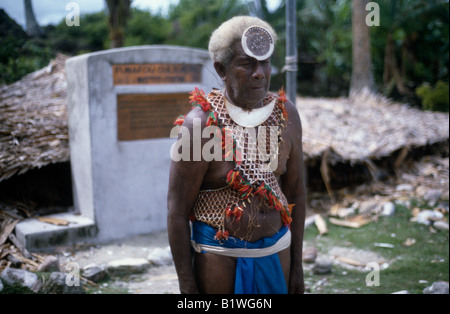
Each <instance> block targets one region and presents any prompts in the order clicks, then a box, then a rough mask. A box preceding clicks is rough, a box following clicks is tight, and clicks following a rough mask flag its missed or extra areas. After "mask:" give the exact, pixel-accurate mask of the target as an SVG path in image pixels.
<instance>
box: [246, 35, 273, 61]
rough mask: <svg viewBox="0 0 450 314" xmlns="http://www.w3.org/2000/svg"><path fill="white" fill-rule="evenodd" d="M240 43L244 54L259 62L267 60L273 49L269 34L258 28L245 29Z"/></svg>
mask: <svg viewBox="0 0 450 314" xmlns="http://www.w3.org/2000/svg"><path fill="white" fill-rule="evenodd" d="M241 43H242V48H243V49H244V52H245V53H246V54H247V55H248V56H250V57H253V58H255V59H256V60H259V61H262V60H266V59H268V58H269V57H270V56H271V55H272V53H273V50H274V48H275V44H274V40H273V38H272V36H271V35H270V33H269V32H268V31H267V30H266V29H265V28H263V27H260V26H250V27H249V28H247V29H246V30H245V32H244V34H243V35H242V39H241Z"/></svg>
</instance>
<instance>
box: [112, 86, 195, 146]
mask: <svg viewBox="0 0 450 314" xmlns="http://www.w3.org/2000/svg"><path fill="white" fill-rule="evenodd" d="M190 109H191V105H190V104H189V94H188V93H176V94H120V95H117V124H118V125H117V131H118V139H119V141H133V140H143V139H154V138H165V137H169V135H170V130H171V129H172V127H173V123H174V121H175V119H176V118H177V117H178V116H179V115H180V114H186V113H187V112H188V111H189V110H190Z"/></svg>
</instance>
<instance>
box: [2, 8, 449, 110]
mask: <svg viewBox="0 0 450 314" xmlns="http://www.w3.org/2000/svg"><path fill="white" fill-rule="evenodd" d="M376 2H377V3H378V4H379V5H380V10H381V14H380V22H381V25H380V26H379V27H371V28H370V30H371V41H372V62H373V70H374V77H375V83H376V85H377V90H378V91H380V92H383V93H384V94H385V95H387V96H389V97H393V98H397V99H400V100H405V101H407V102H409V103H412V104H416V105H421V101H422V100H421V98H419V97H418V95H417V94H416V89H417V88H418V87H420V86H422V85H424V84H425V83H426V84H428V85H430V86H435V85H436V84H437V82H438V81H441V82H443V83H440V85H442V84H447V85H448V76H449V74H448V61H449V55H448V46H449V2H448V0H395V1H394V0H378V1H376ZM248 3H249V1H246V0H179V2H178V4H176V5H172V6H171V7H170V9H169V11H168V13H167V15H162V14H161V13H151V12H149V11H144V10H140V9H137V8H133V9H131V12H130V17H129V19H128V22H127V25H126V27H124V28H123V36H124V41H123V45H124V46H134V45H153V44H169V45H181V46H190V47H197V48H203V49H206V48H207V46H208V41H209V36H210V35H211V33H212V31H213V30H214V29H215V28H216V27H217V26H219V25H220V24H221V23H222V22H224V21H225V20H227V19H229V18H231V17H233V16H236V15H242V14H249V13H250V10H249V5H248ZM258 6H259V9H258V10H256V11H255V10H253V11H254V12H253V11H252V13H254V14H258V15H259V16H260V17H261V18H263V19H265V20H267V21H268V22H269V23H270V24H271V25H272V26H273V27H274V29H275V30H276V31H277V33H278V35H279V38H280V40H279V42H278V45H277V48H276V51H275V54H274V56H273V58H272V62H273V65H274V68H275V70H277V69H278V70H279V69H281V68H282V67H283V65H284V57H285V44H286V34H285V6H284V1H281V3H280V6H279V7H278V8H276V9H275V10H272V11H271V10H269V9H268V6H267V2H266V0H259V1H258ZM368 13H369V12H368ZM43 32H44V34H45V35H44V38H41V39H30V38H29V37H24V38H22V37H20V36H19V37H18V36H14V35H11V34H10V33H9V34H8V33H6V34H4V35H2V37H1V45H0V58H2V64H1V67H2V68H1V73H2V76H1V78H0V80H1V81H0V83H1V82H11V81H14V80H17V79H19V78H20V77H21V76H22V75H24V74H25V73H27V72H30V71H32V70H35V69H38V68H39V67H42V66H43V65H45V64H46V63H48V61H49V60H50V58H51V57H53V56H54V55H55V54H56V52H58V51H60V52H63V53H66V54H69V55H77V54H81V53H85V52H91V51H98V50H102V49H108V48H109V47H110V45H111V39H110V37H109V27H108V13H107V12H104V11H102V12H97V13H92V14H84V15H82V16H81V18H80V26H79V27H68V26H67V25H66V24H65V20H64V19H61V22H60V23H58V24H57V25H49V26H46V27H43ZM297 37H298V38H297V39H298V40H297V42H298V55H299V72H298V91H299V92H300V93H301V94H303V95H313V96H341V95H347V94H348V90H349V87H350V81H351V73H352V10H351V0H297ZM284 84H285V81H284V74H281V73H280V74H278V75H273V82H272V87H273V88H279V87H281V86H282V85H284Z"/></svg>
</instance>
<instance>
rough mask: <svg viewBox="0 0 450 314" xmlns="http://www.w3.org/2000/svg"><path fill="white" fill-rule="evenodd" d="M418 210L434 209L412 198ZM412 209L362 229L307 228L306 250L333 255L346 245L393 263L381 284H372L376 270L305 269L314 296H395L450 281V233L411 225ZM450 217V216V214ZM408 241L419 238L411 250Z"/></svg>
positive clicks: (400, 210)
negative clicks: (321, 272)
mask: <svg viewBox="0 0 450 314" xmlns="http://www.w3.org/2000/svg"><path fill="white" fill-rule="evenodd" d="M413 203H414V204H415V206H416V205H417V206H420V207H423V208H424V209H426V208H428V207H427V206H426V205H421V204H420V202H418V201H414V200H412V204H413ZM411 218H412V214H411V211H410V210H409V209H408V208H406V207H404V206H400V205H397V207H396V212H395V214H394V216H392V217H381V218H380V219H379V220H378V221H377V222H372V223H369V224H368V225H365V226H363V227H361V228H359V229H351V228H344V227H339V226H335V225H333V224H331V223H328V224H327V225H328V230H329V232H328V233H327V234H326V235H323V236H318V232H317V230H316V229H315V228H313V227H311V228H307V229H306V230H305V241H306V246H311V245H312V246H316V247H317V248H318V249H319V253H320V254H328V252H329V250H330V249H331V248H332V247H335V246H338V247H346V248H349V249H351V248H354V249H357V250H365V251H372V252H375V253H377V254H379V255H381V256H382V257H384V259H385V260H386V261H387V264H388V267H387V268H385V269H384V268H383V267H381V268H380V273H379V275H380V277H379V286H367V285H366V276H367V275H368V273H369V272H370V270H367V271H361V270H357V269H356V268H355V267H349V268H346V267H343V264H341V265H333V270H332V273H331V274H328V275H314V274H312V272H311V271H308V270H305V281H306V283H307V285H308V286H309V287H310V289H311V292H313V293H325V294H328V293H333V294H334V293H339V294H340V293H368V294H389V293H393V292H397V291H402V290H407V291H409V293H414V294H416V293H418V294H420V293H422V291H423V289H424V288H425V287H427V286H430V285H431V284H432V283H433V282H435V281H441V280H443V281H448V276H449V260H448V254H449V247H448V240H449V239H448V232H447V231H435V232H431V230H430V227H428V226H425V225H421V224H418V223H416V222H411V221H410V219H411ZM447 218H448V216H447ZM407 239H414V241H415V243H414V244H413V245H411V246H408V245H405V243H406V241H407ZM375 243H388V244H392V245H393V248H386V247H377V246H375Z"/></svg>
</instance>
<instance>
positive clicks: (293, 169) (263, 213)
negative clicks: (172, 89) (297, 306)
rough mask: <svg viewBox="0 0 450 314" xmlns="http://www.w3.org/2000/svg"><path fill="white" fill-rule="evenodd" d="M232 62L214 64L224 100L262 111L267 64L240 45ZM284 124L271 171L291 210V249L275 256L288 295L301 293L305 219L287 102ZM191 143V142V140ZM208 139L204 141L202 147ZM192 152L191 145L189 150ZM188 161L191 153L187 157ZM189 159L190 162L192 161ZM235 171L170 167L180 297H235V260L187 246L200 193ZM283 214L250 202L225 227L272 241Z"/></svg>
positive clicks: (196, 164) (298, 151)
mask: <svg viewBox="0 0 450 314" xmlns="http://www.w3.org/2000/svg"><path fill="white" fill-rule="evenodd" d="M232 47H233V51H234V57H233V58H232V60H231V61H230V63H229V64H228V65H227V66H225V65H223V64H221V63H219V62H216V63H215V64H214V66H215V69H216V71H217V73H218V74H219V76H220V77H221V78H222V80H223V81H224V83H225V88H226V97H227V98H228V100H229V101H231V102H232V103H234V104H235V105H237V106H240V107H241V108H243V109H246V110H251V109H254V108H260V107H262V106H263V99H264V98H265V96H266V94H267V92H268V90H269V85H270V73H271V65H270V60H263V61H258V60H256V59H254V58H251V57H249V56H247V55H246V54H245V53H244V51H243V49H242V46H241V44H240V42H235V43H234V44H233V46H232ZM285 106H286V110H287V112H288V123H287V127H286V129H285V130H284V132H283V134H282V137H283V141H282V142H281V145H280V150H279V157H278V168H277V169H276V171H275V172H274V173H275V175H276V177H277V178H278V180H279V182H280V186H281V188H282V191H283V193H284V194H285V196H286V198H287V200H288V202H289V204H296V205H295V207H294V209H293V211H292V224H291V232H292V242H291V247H290V248H287V249H285V250H283V251H281V252H279V253H278V255H279V258H280V262H281V265H282V268H283V272H284V276H285V280H286V283H287V285H288V291H289V293H303V292H304V280H303V267H302V243H303V229H304V220H305V194H306V193H305V187H304V182H303V169H302V165H303V151H302V144H301V143H302V131H301V130H302V128H301V122H300V117H299V115H298V111H297V110H296V108H295V107H294V105H293V104H292V103H291V102H290V101H288V102H287V103H286V105H285ZM207 117H208V113H206V112H203V111H202V110H201V109H200V108H195V109H193V110H192V111H191V112H190V113H189V114H188V115H187V116H186V118H185V122H184V126H185V127H187V128H188V129H189V130H190V131H191V134H193V119H194V118H200V119H201V121H202V127H205V124H206V121H207ZM191 140H192V139H191ZM208 141H209V139H202V145H204V144H205V143H206V142H208ZM191 147H193V145H191ZM191 157H192V152H191ZM190 160H192V158H191V159H190ZM232 169H233V163H232V162H226V161H211V162H206V161H204V160H202V161H180V162H172V164H171V168H170V178H169V194H168V209H169V212H168V232H169V242H170V246H171V249H172V256H173V259H174V262H175V267H176V270H177V274H178V280H179V284H180V291H181V293H190V294H194V293H214V294H231V293H233V292H234V280H235V269H236V259H235V258H232V257H224V256H218V255H215V254H210V253H206V254H198V253H195V254H194V263H192V253H191V244H190V229H189V216H190V215H191V213H192V208H193V205H194V203H195V201H196V198H197V195H198V193H199V191H200V190H205V189H216V188H220V187H223V186H226V175H227V174H228V172H229V171H230V170H232ZM282 226H283V222H282V220H281V215H280V213H279V212H278V211H276V210H275V209H274V208H272V207H270V206H268V205H267V204H266V203H264V202H261V201H260V200H259V199H258V197H253V198H252V201H251V204H249V203H247V202H246V208H245V210H244V213H243V215H242V217H241V219H240V221H239V222H236V221H235V219H234V218H233V217H230V218H227V220H226V222H225V228H226V230H228V231H229V232H230V236H234V237H237V238H240V239H243V240H246V241H249V242H253V241H256V240H259V239H261V238H264V237H271V236H272V235H274V234H275V233H276V232H277V231H278V230H279V229H280V228H281V227H282Z"/></svg>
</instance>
